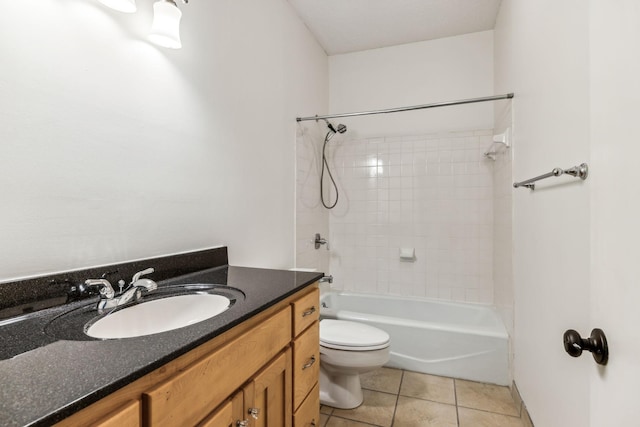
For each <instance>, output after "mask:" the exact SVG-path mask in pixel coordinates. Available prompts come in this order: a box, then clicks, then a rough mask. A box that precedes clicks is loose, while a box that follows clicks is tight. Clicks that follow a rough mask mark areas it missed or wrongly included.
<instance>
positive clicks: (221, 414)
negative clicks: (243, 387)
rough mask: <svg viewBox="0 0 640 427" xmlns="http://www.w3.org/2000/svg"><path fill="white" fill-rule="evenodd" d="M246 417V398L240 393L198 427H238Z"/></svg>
mask: <svg viewBox="0 0 640 427" xmlns="http://www.w3.org/2000/svg"><path fill="white" fill-rule="evenodd" d="M244 419H246V417H244V397H243V393H242V392H241V391H240V392H238V393H236V394H235V396H233V397H232V398H231V400H229V401H227V402H226V403H224V404H223V405H222V406H220V407H219V408H218V409H216V410H215V411H214V412H213V413H211V414H210V415H209V416H208V417H207V418H206V419H205V420H204V421H203V422H201V423H200V424H199V425H198V427H236V426H237V422H238V421H241V420H244Z"/></svg>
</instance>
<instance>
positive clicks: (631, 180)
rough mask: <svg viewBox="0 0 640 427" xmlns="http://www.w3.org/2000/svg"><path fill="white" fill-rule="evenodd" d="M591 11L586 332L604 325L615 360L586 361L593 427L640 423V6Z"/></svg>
mask: <svg viewBox="0 0 640 427" xmlns="http://www.w3.org/2000/svg"><path fill="white" fill-rule="evenodd" d="M590 7H591V10H590V71H591V85H590V90H591V93H590V95H591V103H590V105H591V120H590V130H591V149H592V156H591V158H592V160H591V164H590V167H591V168H590V169H591V173H592V176H591V178H590V179H592V181H591V188H592V202H591V208H592V226H591V237H592V246H591V253H592V262H591V274H592V281H591V310H592V311H591V316H592V318H591V324H590V325H589V326H590V327H589V328H586V329H585V330H584V331H580V332H582V333H583V334H584V335H587V334H589V332H590V331H591V328H596V327H597V328H601V329H602V330H603V331H604V332H605V333H606V335H607V341H608V342H609V350H610V355H609V363H608V364H607V366H606V367H602V366H597V365H595V364H593V362H592V361H588V362H586V366H584V367H583V369H584V370H583V375H589V376H590V378H591V407H590V414H591V426H593V427H605V426H632V425H638V419H640V406H639V405H638V399H637V397H638V381H639V380H640V359H639V358H638V354H640V341H638V340H637V339H636V337H637V335H638V325H639V324H640V311H639V310H638V301H640V286H638V241H639V240H640V227H639V226H638V218H640V199H639V198H638V188H637V185H638V180H640V170H639V169H638V167H637V162H638V158H640V145H639V144H638V115H637V112H638V104H640V80H638V76H639V75H640V57H639V56H638V52H639V51H640V27H639V26H638V22H640V4H638V2H637V1H636V0H624V1H616V2H603V1H592V2H591V3H590ZM583 357H585V356H583ZM586 358H587V359H591V358H590V356H589V355H587V356H586Z"/></svg>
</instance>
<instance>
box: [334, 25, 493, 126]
mask: <svg viewBox="0 0 640 427" xmlns="http://www.w3.org/2000/svg"><path fill="white" fill-rule="evenodd" d="M329 70H330V82H331V83H330V112H331V113H348V112H355V111H369V110H379V109H387V108H393V107H404V106H410V105H419V104H429V103H434V102H440V101H454V100H458V99H466V98H475V97H479V96H488V95H493V94H494V91H493V31H483V32H479V33H473V34H466V35H462V36H457V37H447V38H443V39H438V40H430V41H425V42H420V43H411V44H406V45H400V46H394V47H389V48H382V49H374V50H367V51H363V52H356V53H350V54H344V55H335V56H331V57H329ZM336 122H344V123H345V124H346V125H347V126H349V136H350V137H356V138H357V137H363V136H364V137H368V136H376V135H417V134H425V133H430V132H439V131H442V130H476V129H490V128H492V127H493V106H492V105H491V103H483V104H472V105H464V106H456V107H445V108H436V109H430V110H422V111H415V112H403V113H395V114H384V115H375V116H364V117H355V118H344V119H340V120H337V119H336Z"/></svg>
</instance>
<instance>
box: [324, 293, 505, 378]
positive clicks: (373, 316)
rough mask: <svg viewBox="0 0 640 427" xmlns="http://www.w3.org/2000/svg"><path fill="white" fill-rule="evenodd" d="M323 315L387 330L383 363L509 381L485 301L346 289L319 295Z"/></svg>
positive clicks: (500, 328)
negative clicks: (388, 349) (387, 358)
mask: <svg viewBox="0 0 640 427" xmlns="http://www.w3.org/2000/svg"><path fill="white" fill-rule="evenodd" d="M321 305H322V308H321V310H320V315H321V317H323V318H333V319H342V320H353V321H357V322H362V323H366V324H369V325H372V326H375V327H377V328H380V329H383V330H385V331H387V333H388V334H389V335H390V336H391V359H390V361H389V363H388V364H387V365H386V366H389V367H395V368H401V369H407V370H411V371H417V372H424V373H427V374H433V375H442V376H447V377H454V378H462V379H467V380H472V381H481V382H488V383H493V384H500V385H508V384H509V353H508V352H509V345H508V339H509V336H508V334H507V331H506V329H505V327H504V325H503V323H502V321H501V319H500V316H499V315H498V314H497V313H496V312H495V311H494V310H493V308H492V307H491V306H487V305H476V304H463V303H450V302H443V301H437V300H429V299H425V298H413V297H412V298H403V297H394V296H388V295H370V294H360V293H350V292H327V293H323V295H322V297H321Z"/></svg>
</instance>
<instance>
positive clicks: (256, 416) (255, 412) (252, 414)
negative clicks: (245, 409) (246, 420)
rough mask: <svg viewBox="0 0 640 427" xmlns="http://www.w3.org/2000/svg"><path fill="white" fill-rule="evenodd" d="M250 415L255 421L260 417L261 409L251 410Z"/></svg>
mask: <svg viewBox="0 0 640 427" xmlns="http://www.w3.org/2000/svg"><path fill="white" fill-rule="evenodd" d="M249 415H251V416H252V417H253V418H254V419H256V420H257V419H258V415H260V409H259V408H249Z"/></svg>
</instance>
